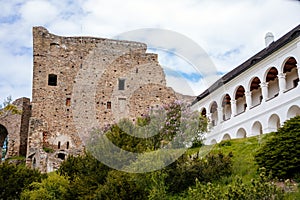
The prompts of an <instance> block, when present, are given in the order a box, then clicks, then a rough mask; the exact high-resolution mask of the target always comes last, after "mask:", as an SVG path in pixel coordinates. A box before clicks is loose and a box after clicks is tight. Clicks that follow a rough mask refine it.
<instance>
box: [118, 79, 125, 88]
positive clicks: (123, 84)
mask: <svg viewBox="0 0 300 200" xmlns="http://www.w3.org/2000/svg"><path fill="white" fill-rule="evenodd" d="M124 89H125V79H119V90H124Z"/></svg>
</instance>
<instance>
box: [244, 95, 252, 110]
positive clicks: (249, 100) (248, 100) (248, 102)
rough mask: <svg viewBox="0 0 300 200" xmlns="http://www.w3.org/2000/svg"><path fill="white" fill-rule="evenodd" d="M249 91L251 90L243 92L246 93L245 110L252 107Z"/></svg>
mask: <svg viewBox="0 0 300 200" xmlns="http://www.w3.org/2000/svg"><path fill="white" fill-rule="evenodd" d="M251 93H252V92H251V91H247V92H246V93H245V95H246V104H247V109H246V110H249V109H250V108H251V107H252V98H251Z"/></svg>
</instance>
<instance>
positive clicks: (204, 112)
mask: <svg viewBox="0 0 300 200" xmlns="http://www.w3.org/2000/svg"><path fill="white" fill-rule="evenodd" d="M201 115H202V116H203V117H206V108H202V110H201Z"/></svg>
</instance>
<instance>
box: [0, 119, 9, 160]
mask: <svg viewBox="0 0 300 200" xmlns="http://www.w3.org/2000/svg"><path fill="white" fill-rule="evenodd" d="M7 136H8V132H7V129H6V128H5V126H3V125H1V124H0V150H1V154H0V162H1V161H2V160H3V159H5V155H6V154H7V149H8V143H7V141H8V139H7Z"/></svg>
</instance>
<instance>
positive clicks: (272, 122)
mask: <svg viewBox="0 0 300 200" xmlns="http://www.w3.org/2000/svg"><path fill="white" fill-rule="evenodd" d="M268 125H269V130H270V132H272V131H277V129H278V128H279V127H280V118H279V117H278V115H276V114H273V115H271V116H270V118H269V123H268Z"/></svg>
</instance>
